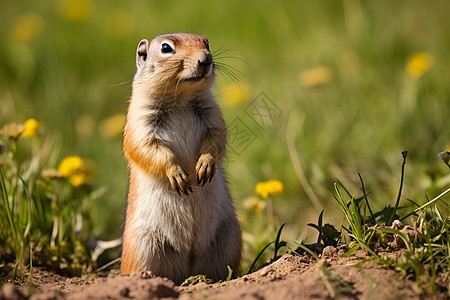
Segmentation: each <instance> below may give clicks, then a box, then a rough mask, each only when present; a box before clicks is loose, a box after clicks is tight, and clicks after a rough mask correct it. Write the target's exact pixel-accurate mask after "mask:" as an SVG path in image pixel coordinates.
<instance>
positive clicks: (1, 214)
mask: <svg viewBox="0 0 450 300" xmlns="http://www.w3.org/2000/svg"><path fill="white" fill-rule="evenodd" d="M30 120H31V121H30ZM30 120H27V122H25V124H7V125H5V126H4V127H3V128H2V130H1V133H2V135H3V137H4V141H3V142H1V141H0V143H1V145H2V147H1V148H2V151H1V153H0V203H1V206H0V225H1V226H0V252H1V253H2V261H1V263H2V264H3V265H4V266H5V267H4V270H2V272H9V270H10V269H9V266H11V265H12V272H11V275H12V277H13V278H19V279H21V280H23V279H25V277H24V274H25V271H26V269H27V268H29V272H30V273H31V271H32V265H33V264H39V265H47V266H50V267H51V268H52V269H54V270H59V271H61V272H65V273H68V274H78V275H81V273H82V272H83V271H85V270H86V269H87V268H88V267H89V266H90V259H89V255H88V251H87V249H86V247H85V245H86V243H87V241H88V239H89V238H90V236H89V232H90V228H91V224H92V221H91V214H90V211H91V210H90V206H91V203H92V201H93V200H94V199H95V197H96V192H92V191H91V190H90V188H89V186H88V185H86V184H85V181H86V179H87V178H88V177H87V176H88V172H87V169H86V167H85V166H83V161H82V160H81V159H80V158H77V159H75V160H76V161H77V165H76V166H75V165H74V164H73V162H74V161H75V160H74V159H72V160H71V161H72V162H71V163H70V162H69V164H66V165H65V166H64V164H60V166H59V168H58V170H56V169H53V168H47V166H51V164H52V161H54V160H55V158H56V155H55V152H54V144H52V143H54V142H48V141H47V140H46V141H42V139H41V131H40V128H41V126H42V125H41V124H40V123H38V122H37V121H36V120H34V119H30ZM66 161H67V160H66ZM2 269H3V268H2Z"/></svg>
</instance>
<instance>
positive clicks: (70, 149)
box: [0, 0, 450, 272]
mask: <svg viewBox="0 0 450 300" xmlns="http://www.w3.org/2000/svg"><path fill="white" fill-rule="evenodd" d="M70 5H75V6H77V5H78V6H77V7H76V9H70V7H71V6H70ZM194 8H195V9H194ZM448 9H449V4H448V2H447V1H434V2H433V4H429V3H424V2H423V1H420V0H413V1H408V3H406V2H403V1H396V2H392V1H386V0H383V1H381V2H377V3H375V2H373V3H372V2H367V1H365V2H363V1H358V0H343V1H334V2H332V3H319V2H317V3H316V2H312V1H287V0H286V1H280V2H275V3H274V2H270V1H263V2H260V1H259V2H257V1H247V2H242V1H237V0H233V1H228V2H226V3H221V4H211V3H209V4H208V5H204V3H203V2H202V1H199V0H198V1H191V2H189V3H177V4H171V3H166V2H164V3H149V2H146V1H134V2H133V3H131V4H129V5H128V4H127V5H124V4H122V3H120V2H119V1H113V2H111V1H108V2H107V1H95V2H94V1H89V0H87V1H70V0H58V1H55V3H50V2H49V3H44V2H42V3H41V2H39V3H36V2H33V1H30V0H23V1H16V2H8V1H3V2H2V3H1V4H0V15H1V18H0V33H1V35H2V36H3V37H5V38H4V39H1V40H0V128H1V127H3V126H4V125H5V124H8V123H11V122H16V123H23V122H24V121H25V120H26V119H28V118H30V117H35V118H37V119H38V120H39V121H40V122H41V123H42V124H43V131H42V132H41V134H40V135H39V137H37V138H36V139H22V138H19V139H18V140H17V144H16V145H14V143H13V142H11V141H10V140H8V138H6V137H4V136H2V137H0V140H1V142H2V143H3V144H5V146H6V147H7V150H6V151H5V152H3V154H1V155H2V156H1V160H2V165H1V170H2V172H3V177H2V190H1V195H2V199H1V207H0V213H1V214H2V215H1V216H0V217H1V220H0V222H2V223H1V224H2V227H1V229H0V230H1V232H0V235H1V241H0V246H1V249H2V251H1V253H2V259H3V257H6V256H4V255H3V254H4V253H5V255H6V254H8V256H11V257H13V258H14V259H13V260H15V261H16V260H20V257H22V258H24V259H25V263H24V264H23V265H24V266H29V265H30V262H31V261H30V260H29V259H30V258H35V256H34V255H29V254H30V251H31V252H32V253H42V255H44V254H45V255H47V256H46V257H47V258H49V261H52V262H53V264H54V265H57V266H58V268H59V267H62V268H63V269H64V268H66V269H68V267H67V266H72V268H73V270H78V271H77V272H81V270H82V269H84V268H86V266H87V265H88V264H89V263H88V261H89V255H88V253H89V250H87V249H86V247H87V246H86V245H87V241H88V240H113V239H116V238H118V237H119V236H120V234H121V226H122V223H123V209H124V203H125V199H126V190H127V185H128V173H127V169H126V162H125V160H124V159H123V154H122V150H121V147H122V145H121V137H120V129H121V125H122V124H123V115H124V114H125V111H126V107H127V101H128V98H129V95H130V86H131V80H132V77H133V74H134V72H135V66H134V61H135V58H134V55H135V48H136V46H137V43H138V42H139V40H141V39H142V38H144V37H145V38H151V37H153V36H155V35H157V34H160V33H165V32H166V31H171V32H172V31H173V32H176V31H187V32H195V33H200V34H206V35H207V36H208V38H209V40H210V44H211V47H212V49H213V50H215V51H217V52H221V51H222V50H224V49H225V50H227V51H225V53H223V54H221V55H220V56H221V58H218V59H219V60H220V61H219V62H220V63H221V64H222V65H227V66H229V68H230V69H227V70H234V69H236V71H233V73H234V75H236V76H237V77H238V79H237V80H238V81H239V85H238V88H237V89H236V88H235V80H236V79H233V78H229V77H228V76H227V74H226V73H227V71H224V73H219V74H218V75H219V76H218V80H217V82H216V87H215V93H216V94H217V100H218V102H219V104H220V105H221V107H222V108H223V112H224V117H225V119H226V121H227V123H228V124H229V125H230V124H231V125H236V124H238V125H239V124H240V126H236V127H234V128H230V129H234V131H230V145H229V151H228V156H227V161H226V163H225V167H226V170H227V174H228V179H229V182H230V190H231V192H232V195H233V198H234V200H235V203H236V206H237V208H238V213H239V216H240V219H241V221H242V223H243V230H244V232H243V237H244V246H245V249H244V254H243V256H244V260H243V266H242V269H243V270H248V269H249V267H250V265H251V263H252V262H253V260H254V258H255V257H256V256H257V255H258V253H259V252H260V251H261V249H262V248H263V247H264V246H265V245H267V244H268V243H269V242H270V241H272V240H273V239H274V237H275V236H276V234H277V229H278V228H279V226H280V224H281V223H282V222H280V221H279V220H283V222H286V223H287V224H288V225H287V226H286V227H285V228H284V231H283V236H284V237H285V240H304V239H306V237H307V236H310V235H311V234H312V231H308V228H309V227H310V226H309V227H308V226H306V225H307V224H308V223H311V222H314V221H316V220H317V216H318V215H319V214H320V211H322V209H325V211H326V213H327V218H328V219H329V220H330V222H332V223H333V224H340V223H341V222H342V219H341V218H342V214H341V211H340V208H339V207H342V205H336V201H334V200H333V197H331V196H330V191H332V190H333V188H334V187H333V183H334V182H336V180H339V181H340V182H341V183H342V185H339V189H340V191H339V192H338V191H336V193H335V196H336V197H338V198H342V199H340V200H339V201H341V202H342V204H343V203H344V202H346V203H348V202H349V201H350V206H348V207H347V209H348V213H349V214H350V215H349V216H350V220H351V221H352V222H353V221H356V222H355V224H353V226H354V227H352V226H351V225H347V226H349V228H347V227H346V228H347V229H348V230H349V231H350V232H351V234H352V235H354V236H355V237H357V238H358V239H359V241H358V243H359V242H362V243H365V244H367V243H368V244H370V241H371V239H373V238H374V237H371V235H372V232H371V231H369V230H367V229H366V228H365V227H364V226H362V225H358V224H360V223H358V222H357V221H358V220H353V218H357V217H358V214H359V212H358V208H359V209H362V214H361V215H360V216H359V217H360V221H361V222H362V223H365V222H369V223H370V225H371V226H372V225H374V224H375V223H377V222H378V221H380V220H381V218H382V217H383V218H384V217H386V218H387V219H386V220H387V223H390V222H391V221H392V218H393V216H394V214H393V212H395V211H397V212H399V211H400V212H405V211H406V212H410V211H411V212H414V213H412V214H411V215H410V216H408V217H407V218H406V219H404V220H405V221H408V220H410V218H413V217H415V216H414V214H421V213H423V211H424V210H429V209H430V206H432V207H433V209H434V205H435V204H436V205H437V207H438V209H439V211H440V213H441V215H442V219H443V220H446V218H447V217H446V216H448V206H446V205H445V203H443V201H439V200H436V201H435V202H433V204H430V205H429V206H427V207H426V208H423V209H419V207H420V205H418V206H415V204H414V203H413V202H407V201H406V200H407V199H413V200H414V201H418V200H417V199H423V195H437V194H439V193H441V192H442V191H443V190H446V189H448V184H449V182H450V175H449V173H448V167H447V166H446V165H445V164H443V163H442V162H441V161H440V160H438V159H436V153H444V152H442V151H445V150H447V151H448V150H449V148H448V147H449V143H450V139H449V137H450V127H449V126H448V116H449V115H450V107H449V105H448V95H449V89H448V87H449V86H450V79H449V76H447V72H448V70H447V65H446V62H447V61H448V60H449V53H450V41H449V40H448V38H447V35H448V32H447V30H446V28H449V26H450V20H449V19H448V18H447V16H446V12H447V11H448ZM230 16H232V17H230ZM118 25H120V26H118ZM166 28H167V30H166ZM417 65H419V67H417ZM414 66H415V67H414ZM318 67H321V68H318ZM411 70H412V71H411ZM234 75H231V77H234ZM262 92H263V94H261V93H262ZM264 95H265V96H266V97H267V98H261V97H263V96H264ZM261 99H265V100H267V99H268V100H269V101H266V102H261ZM261 103H264V105H263V106H262V108H263V109H266V111H269V112H274V114H273V115H272V114H269V115H265V116H269V117H270V118H265V117H264V115H261V114H260V115H256V116H255V114H254V113H255V112H257V108H261V106H259V105H260V104H261ZM275 112H276V114H275ZM121 116H122V117H121ZM272 117H273V118H272ZM237 121H239V122H237ZM238 129H241V130H240V131H239V130H238ZM242 129H243V130H242ZM39 139H41V140H39ZM242 141H246V142H248V143H244V144H242ZM33 147H34V148H33ZM14 148H15V149H14ZM33 149H34V150H33ZM39 149H40V150H39ZM404 149H408V150H409V156H408V165H407V167H408V170H409V171H408V172H406V173H405V177H404V184H401V186H402V187H403V190H402V192H401V194H402V195H403V200H402V201H400V202H399V203H397V205H396V202H397V201H390V199H396V200H397V199H399V198H398V197H397V196H398V195H399V194H400V193H399V192H398V188H397V186H396V184H395V183H396V182H398V166H399V165H400V163H401V157H399V153H400V152H401V151H402V150H404ZM33 151H34V152H33ZM10 153H13V154H12V155H13V156H12V157H9V156H6V155H11V154H10ZM73 155H76V156H80V157H82V158H83V161H85V163H86V164H87V165H91V166H92V169H93V176H92V177H91V179H90V180H89V181H87V182H86V183H84V184H83V185H81V186H80V187H76V188H75V187H74V186H72V185H71V184H70V181H69V180H70V179H69V178H50V177H48V176H47V177H46V176H43V174H42V171H44V170H47V169H51V168H57V166H58V165H59V162H61V161H62V159H63V158H64V157H67V156H73ZM5 161H6V163H5ZM89 162H91V163H89ZM447 163H448V161H447ZM358 171H361V178H364V180H365V182H362V180H360V178H359V177H356V176H352V175H353V174H357V173H358ZM270 179H278V180H280V181H281V182H282V183H283V185H284V192H283V194H281V195H278V196H276V197H275V196H272V197H269V198H262V197H258V199H257V200H254V199H253V200H251V201H249V202H250V204H251V203H254V205H247V206H246V205H245V203H246V202H247V201H246V199H248V198H249V197H253V196H252V195H254V194H255V191H254V187H255V186H256V185H257V183H258V182H263V181H267V180H270ZM343 186H345V187H346V188H348V190H352V191H356V193H360V194H361V195H362V196H361V197H360V198H357V197H354V199H353V204H351V203H352V201H351V200H349V199H351V196H349V198H345V197H347V196H348V194H349V193H347V192H346V191H345V190H344V189H343V188H342V187H343ZM94 187H95V188H94ZM443 197H444V196H442V197H441V198H440V199H444V198H443ZM368 199H370V204H369V201H368ZM252 201H253V202H252ZM419 202H420V201H419ZM255 203H256V204H255ZM363 203H365V206H364V207H362V204H363ZM386 203H390V204H391V205H393V206H392V207H387V208H386V206H387V205H386ZM30 205H31V208H30ZM384 208H386V210H384V211H383V209H384ZM377 213H378V215H376V214H377ZM375 215H376V216H375ZM406 215H407V214H405V215H404V217H405V216H406ZM77 216H82V220H83V221H82V222H83V231H82V234H81V236H77V235H75V234H74V232H75V231H74V228H75V227H76V225H77ZM369 216H370V217H373V216H375V219H376V220H375V219H372V220H367V217H369ZM30 218H31V221H30ZM78 219H79V217H78ZM389 221H390V222H389ZM78 223H79V222H78ZM30 224H31V225H30ZM318 225H319V224H318ZM322 225H323V224H322ZM30 226H31V227H30ZM358 226H359V227H358ZM318 227H319V229H323V228H322V227H323V226H318ZM4 228H8V229H11V231H6V230H5V229H4ZM353 228H355V232H353V231H352V229H353ZM358 228H359V229H358ZM311 230H317V228H315V229H314V228H311ZM344 230H345V229H344ZM9 233H11V234H14V236H10V235H9ZM319 240H320V239H319ZM322 241H323V240H322ZM431 244H434V242H430V245H431ZM361 247H362V246H361ZM4 249H7V250H4ZM74 249H79V250H80V251H74ZM21 251H22V252H21ZM433 251H434V250H433ZM442 251H443V250H442ZM446 251H447V253H448V246H447V250H446ZM73 253H80V255H81V256H80V257H73ZM71 255H72V256H71ZM114 255H116V256H117V253H114V254H113V255H112V256H114ZM433 257H434V256H433ZM270 258H271V255H269V254H267V253H266V252H265V253H263V254H262V256H261V258H260V259H261V260H260V261H267V260H268V259H270ZM99 259H102V257H100V258H99ZM112 259H113V257H108V258H105V261H103V262H101V263H99V264H100V265H101V264H103V263H107V262H108V261H109V260H112ZM33 262H34V263H39V260H36V259H34V260H33ZM433 263H434V264H435V265H439V263H437V262H433ZM76 265H78V267H75V266H76ZM86 269H87V268H86Z"/></svg>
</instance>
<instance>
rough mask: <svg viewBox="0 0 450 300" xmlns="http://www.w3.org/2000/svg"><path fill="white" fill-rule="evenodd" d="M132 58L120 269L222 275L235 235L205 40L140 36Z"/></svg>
mask: <svg viewBox="0 0 450 300" xmlns="http://www.w3.org/2000/svg"><path fill="white" fill-rule="evenodd" d="M136 64H137V72H136V75H135V76H134V80H133V87H132V95H131V100H130V104H129V107H128V115H127V122H126V125H125V129H124V152H125V156H126V158H127V160H128V162H129V169H130V186H129V192H128V205H127V213H126V222H125V230H124V234H123V250H122V263H121V269H120V270H121V273H123V274H127V273H131V272H134V271H146V270H149V271H151V272H152V273H154V274H155V275H158V276H166V277H168V278H170V279H172V280H174V281H175V282H176V283H178V284H179V283H181V282H182V281H183V280H184V279H185V278H187V277H189V276H191V275H197V274H204V275H206V276H207V277H209V278H211V279H213V280H220V279H225V277H226V276H227V266H230V267H231V268H232V269H233V271H234V272H238V269H239V262H240V258H241V244H242V241H241V231H240V227H239V223H238V221H237V218H236V213H235V211H234V208H233V205H232V201H231V198H230V195H229V192H228V188H227V184H226V180H225V176H224V173H223V170H222V166H221V163H222V161H223V158H224V155H225V150H226V143H227V131H226V126H225V122H224V120H223V118H222V114H221V111H220V108H219V106H218V104H217V103H216V102H215V100H214V97H213V95H212V93H211V91H210V88H211V85H212V83H213V81H214V76H215V65H214V61H213V57H212V54H211V52H210V50H209V42H208V40H207V39H206V38H205V37H203V36H198V35H194V34H186V33H178V34H166V35H161V36H158V37H156V38H155V39H153V40H152V41H151V42H149V41H148V40H145V39H144V40H142V41H141V42H140V43H139V45H138V48H137V55H136Z"/></svg>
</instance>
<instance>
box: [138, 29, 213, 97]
mask: <svg viewBox="0 0 450 300" xmlns="http://www.w3.org/2000/svg"><path fill="white" fill-rule="evenodd" d="M136 65H137V72H136V75H135V78H134V83H135V84H136V85H139V86H140V88H142V87H144V88H145V86H148V87H150V89H156V90H158V91H159V92H160V93H163V94H164V95H169V94H173V95H178V94H181V93H186V92H196V91H202V90H205V89H208V88H209V87H210V86H211V84H212V82H213V80H214V62H213V58H212V55H211V52H210V51H209V42H208V40H207V39H206V38H205V37H204V36H200V35H195V34H188V33H176V34H165V35H160V36H158V37H156V38H154V39H153V40H152V41H151V42H150V41H148V40H146V39H144V40H142V41H140V42H139V45H138V47H137V52H136Z"/></svg>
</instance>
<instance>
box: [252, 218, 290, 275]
mask: <svg viewBox="0 0 450 300" xmlns="http://www.w3.org/2000/svg"><path fill="white" fill-rule="evenodd" d="M285 225H286V223H283V225H281V226H280V229H278V232H277V237H276V238H275V240H273V241H271V242H270V243H268V244H267V245H265V246H264V248H263V249H262V250H261V251H260V252H259V253H258V255H257V256H256V258H255V260H254V261H253V263H252V264H251V266H250V268H249V269H248V272H247V274H250V273H252V272H253V271H254V268H255V265H256V263H257V262H258V260H259V258H260V257H261V256H262V254H263V253H264V251H266V249H267V248H269V246H271V245H272V244H274V253H273V257H272V259H271V260H270V261H269V262H268V263H271V262H273V261H275V260H277V259H278V251H279V250H280V248H281V247H284V246H286V245H287V243H286V242H285V241H282V240H280V238H281V232H282V231H283V228H284V226H285Z"/></svg>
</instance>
